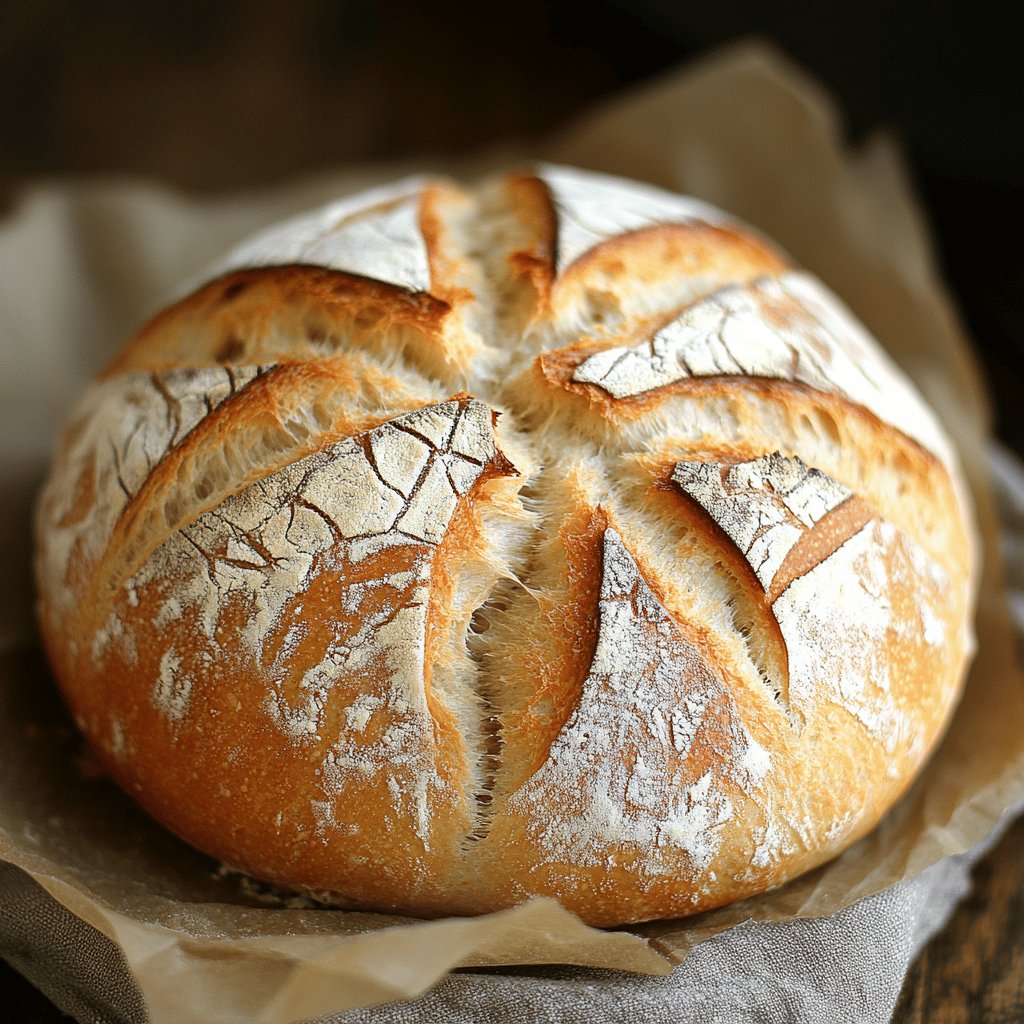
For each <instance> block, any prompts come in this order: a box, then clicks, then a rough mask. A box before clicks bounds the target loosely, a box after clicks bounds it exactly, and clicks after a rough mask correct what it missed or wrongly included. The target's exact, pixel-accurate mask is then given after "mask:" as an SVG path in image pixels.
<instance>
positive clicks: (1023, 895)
mask: <svg viewBox="0 0 1024 1024" xmlns="http://www.w3.org/2000/svg"><path fill="white" fill-rule="evenodd" d="M1021 1021H1024V819H1021V820H1019V821H1017V822H1016V823H1015V824H1014V825H1013V826H1011V828H1010V829H1009V831H1008V832H1007V834H1006V835H1005V836H1004V837H1003V839H1002V841H1001V842H1000V843H999V845H998V846H997V847H996V848H995V850H993V851H992V853H990V854H989V856H988V857H986V858H985V859H984V860H983V861H981V863H979V864H978V866H977V867H976V868H975V869H974V888H973V889H972V891H971V894H970V896H968V897H967V899H966V900H965V901H964V902H963V903H962V904H961V905H960V907H959V908H958V909H957V911H956V913H955V914H954V915H953V918H952V920H951V921H950V922H949V924H948V925H947V926H946V928H945V929H943V931H942V932H940V933H939V935H937V936H936V937H935V938H934V939H933V940H932V941H931V943H930V944H929V945H928V946H927V947H926V948H925V950H924V952H923V953H922V954H921V956H920V957H919V958H918V960H917V962H916V963H915V964H914V966H913V967H912V968H911V970H910V973H909V974H908V975H907V980H906V982H905V984H904V986H903V994H902V996H901V997H900V1002H899V1004H898V1006H897V1008H896V1013H895V1015H894V1016H893V1022H894V1024H1019V1022H1021Z"/></svg>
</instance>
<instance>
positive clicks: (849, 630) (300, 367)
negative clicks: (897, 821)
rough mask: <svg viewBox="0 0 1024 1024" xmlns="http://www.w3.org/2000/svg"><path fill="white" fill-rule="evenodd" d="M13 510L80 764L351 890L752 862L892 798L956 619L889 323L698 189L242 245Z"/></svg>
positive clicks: (436, 214)
mask: <svg viewBox="0 0 1024 1024" xmlns="http://www.w3.org/2000/svg"><path fill="white" fill-rule="evenodd" d="M268 239H269V240H268ZM307 258H308V259H309V260H310V261H311V262H310V263H306V262H305V260H306V259H307ZM317 260H320V261H322V264H323V265H315V264H316V261H317ZM296 261H298V262H296ZM361 261H362V262H361ZM361 268H362V269H365V270H366V273H364V274H361V273H360V269H361ZM371 270H372V273H370V271H371ZM499 413H500V414H501V417H500V419H499ZM38 517H39V547H38V552H37V573H38V578H39V584H40V620H41V625H42V632H43V636H44V640H45V642H46V645H47V649H48V651H49V653H50V656H51V661H52V663H53V666H54V669H55V672H56V675H57V677H58V680H59V682H60V685H61V687H62V689H63V691H64V693H65V695H66V697H67V700H68V702H69V704H70V706H71V708H72V710H73V712H74V714H75V717H76V720H77V721H78V722H79V724H80V726H81V728H82V730H83V732H84V733H85V734H86V736H87V737H88V738H89V740H90V741H91V743H92V744H93V746H94V747H95V749H96V752H97V756H98V757H99V759H100V760H101V762H102V763H103V764H104V765H105V766H106V767H107V769H108V770H109V771H110V773H111V774H112V775H113V776H114V777H115V778H116V779H117V780H118V781H119V782H120V784H121V785H122V786H124V788H125V789H126V790H128V791H129V792H130V793H132V794H133V795H134V796H135V797H136V798H137V799H138V800H139V801H140V803H142V804H143V806H145V807H146V808H147V809H148V810H149V811H150V812H151V813H152V814H153V815H154V816H155V817H156V818H158V819H159V820H160V821H162V822H163V823H164V824H166V825H167V826H168V827H169V828H171V829H173V830H174V831H175V832H177V833H179V834H180V835H182V836H183V837H185V838H186V839H187V840H188V841H190V842H192V843H193V844H195V845H197V846H199V847H200V848H202V849H204V850H206V851H207V852H209V853H211V854H213V855H214V856H217V857H220V858H222V859H223V860H225V861H227V862H228V863H230V864H232V865H235V866H237V867H240V868H242V869H244V870H247V871H249V872H251V873H253V874H255V875H257V876H259V877H261V878H264V879H267V880H269V881H272V882H276V883H278V884H281V885H284V886H287V887H292V888H299V889H304V890H310V891H315V892H318V893H321V894H325V895H326V897H327V898H329V899H332V900H334V901H335V902H338V903H340V904H342V905H344V906H349V907H360V908H369V909H376V910H385V911H398V912H402V913H411V914H421V915H440V914H449V913H480V912H483V911H487V910H492V909H496V908H499V907H503V906H508V905H510V904H512V903H515V902H517V901H519V900H522V899H524V898H527V897H528V896H530V895H534V894H538V895H546V896H551V897H553V898H555V899H558V900H559V901H561V902H562V903H563V904H564V905H565V906H567V907H569V908H570V909H572V910H574V911H575V912H576V913H578V914H579V915H580V916H581V917H583V918H584V919H585V920H587V921H589V922H591V923H594V924H601V925H615V924H622V923H627V922H631V921H638V920H645V919H649V918H656V917H666V916H674V915H679V914H687V913H693V912H697V911H700V910H704V909H709V908H711V907H715V906H719V905H721V904H723V903H727V902H729V901H731V900H734V899H738V898H741V897H743V896H745V895H748V894H751V893H755V892H759V891H762V890H764V889H765V888H768V887H771V886H774V885H778V884H781V883H782V882H784V881H785V880H787V879H788V878H792V877H794V876H795V875H796V874H799V873H800V872H802V871H805V870H807V869H809V868H810V867H813V866H815V865H817V864H820V863H822V862H823V861H824V860H826V859H828V858H830V857H832V856H834V855H835V854H836V853H838V852H839V851H840V850H841V849H843V848H844V847H845V846H847V845H848V844H849V843H851V842H853V841H854V840H855V839H857V838H858V837H860V836H861V835H863V834H865V832H867V831H868V830H869V829H870V828H872V827H873V826H874V824H875V823H876V822H877V821H878V820H879V818H880V817H881V816H882V815H883V814H884V813H885V811H886V810H887V808H888V807H890V806H891V805H892V803H893V801H895V800H896V799H897V798H898V796H899V795H900V793H902V792H903V790H904V789H905V788H906V786H907V785H909V783H910V781H911V780H912V779H913V777H914V775H915V773H916V772H917V771H918V770H919V768H920V766H921V765H922V763H923V762H924V759H925V758H926V757H927V755H928V752H929V750H930V749H931V748H932V746H933V745H934V744H935V742H936V741H937V738H938V737H939V735H940V734H941V732H942V729H943V728H944V725H945V722H946V721H947V719H948V716H949V714H950V712H951V709H952V707H953V705H954V702H955V699H956V695H957V692H958V688H959V686H960V682H961V680H962V677H963V671H964V665H965V663H966V660H967V658H968V656H969V653H970V646H971V639H970V632H969V621H970V612H971V601H972V585H973V552H972V548H971V535H970V527H969V521H968V518H967V512H966V505H965V502H964V499H963V485H962V482H961V480H960V477H959V470H958V468H957V466H956V463H955V459H954V458H953V456H952V454H951V449H950V447H949V445H948V442H947V441H946V440H945V438H944V435H943V434H942V431H941V429H940V428H939V427H938V426H937V424H936V423H935V421H934V417H933V416H932V414H931V413H930V412H929V411H928V410H927V409H926V408H925V407H924V406H923V404H922V403H921V401H920V399H919V398H918V396H917V395H916V393H915V392H914V391H913V388H912V387H911V386H910V385H909V383H908V382H907V381H906V380H905V379H904V378H903V377H902V376H901V375H900V373H899V371H898V370H896V368H895V367H894V366H892V364H891V363H890V362H889V361H888V360H887V359H886V357H885V356H884V354H883V353H882V352H881V351H880V350H879V349H878V346H877V345H876V343H875V342H873V341H872V340H871V339H870V338H869V337H868V336H867V335H866V333H865V332H864V330H863V328H862V327H860V325H859V324H857V323H856V321H855V320H854V319H853V318H852V316H851V315H850V314H849V312H848V311H846V310H844V309H843V308H842V306H841V304H839V303H838V302H837V301H836V300H835V299H834V297H832V296H830V295H829V294H828V293H827V292H825V291H824V289H823V288H822V287H821V286H820V285H819V284H817V283H816V282H814V281H813V279H811V278H809V277H808V276H807V275H805V274H802V273H800V272H799V271H796V270H793V269H792V268H790V267H789V265H788V263H787V261H786V260H785V258H784V257H783V256H781V255H780V254H779V253H778V252H776V251H775V250H774V249H773V248H772V247H771V246H770V244H769V243H766V242H764V241H762V240H760V239H758V238H757V237H756V235H755V234H754V233H753V232H751V231H748V230H747V229H745V228H743V227H742V226H741V225H736V224H734V223H732V222H731V221H729V219H728V218H727V217H726V216H725V215H723V214H720V213H719V212H718V211H715V210H712V209H711V208H709V207H706V206H704V205H703V204H700V203H698V202H696V201H693V200H686V199H683V198H680V197H674V196H671V195H669V194H667V193H662V192H659V191H657V190H653V189H649V188H646V187H643V186H638V185H635V184H629V183H625V182H617V181H614V180H612V179H606V178H603V177H601V176H597V175H590V174H586V173H582V172H570V171H567V170H565V169H560V168H550V167H542V168H538V169H536V170H531V171H528V172H520V173H518V174H513V175H508V176H505V177H502V178H499V179H497V180H495V181H491V182H486V183H484V184H483V185H482V186H480V187H479V188H477V189H470V190H467V189H463V188H461V187H459V186H455V185H453V184H450V183H446V182H443V181H429V182H424V181H411V182H404V183H401V184H400V185H399V186H396V187H395V188H392V189H385V190H382V191H378V192H375V193H373V194H371V195H370V196H368V197H367V198H366V200H365V202H363V203H360V202H359V201H357V200H345V201H343V202H341V203H340V204H336V205H335V206H332V207H329V208H327V210H326V211H325V212H323V213H322V214H315V215H313V216H311V217H310V218H304V219H301V220H299V221H296V222H293V223H292V224H291V225H290V226H286V228H285V229H283V231H279V232H277V233H276V234H272V235H269V236H267V237H266V238H264V239H262V240H257V242H255V243H252V244H250V245H248V246H245V247H243V248H242V249H240V250H238V252H236V253H235V254H233V255H232V256H230V257H229V258H228V260H227V262H226V263H225V264H224V266H223V269H222V273H221V274H220V276H218V277H217V278H215V279H214V280H212V281H211V282H210V283H208V284H206V285H203V286H202V287H201V288H199V289H198V290H197V291H195V292H194V293H192V294H191V295H189V296H187V297H186V298H184V299H182V300H181V301H179V302H178V303H176V304H174V305H173V306H171V307H170V308H168V309H167V310H165V311H164V312H163V313H161V314H158V315H157V316H156V317H155V318H154V319H153V320H151V321H150V322H149V323H148V324H147V325H145V326H144V327H143V328H142V330H141V331H140V332H139V334H138V335H137V336H136V338H135V339H134V340H133V341H132V342H131V343H130V344H129V345H128V346H127V347H126V348H125V350H124V351H123V352H122V353H121V355H119V356H118V357H117V358H116V359H115V360H114V361H113V362H112V363H111V364H110V366H109V367H108V368H107V370H106V371H105V372H104V374H103V376H102V378H101V379H100V380H99V381H98V382H97V383H96V384H94V385H93V387H92V388H91V390H90V391H89V392H88V393H87V395H86V396H85V397H84V399H83V402H82V404H81V406H80V407H79V409H78V410H76V412H75V414H74V416H73V419H72V422H71V424H70V425H69V427H68V429H67V431H66V433H65V436H64V439H63V441H62V445H61V448H60V450H59V452H58V455H57V458H56V460H55V464H54V468H53V471H52V473H51V478H50V481H49V482H48V485H47V488H46V490H45V491H44V493H43V495H42V498H41V501H40V506H39V513H38Z"/></svg>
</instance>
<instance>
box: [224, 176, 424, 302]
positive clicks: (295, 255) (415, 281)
mask: <svg viewBox="0 0 1024 1024" xmlns="http://www.w3.org/2000/svg"><path fill="white" fill-rule="evenodd" d="M423 186H424V180H423V179H422V178H408V179H406V180H405V181H400V182H397V183H396V184H394V185H387V186H384V187H382V188H377V189H373V190H372V191H369V192H361V193H359V194H358V195H355V196H349V197H347V198H345V199H341V200H339V201H338V202H335V203H331V204H330V205H328V206H324V207H322V208H321V209H319V210H316V211H314V212H313V213H309V214H303V215H302V216H299V217H295V218H294V219H292V220H289V221H286V222H285V223H283V224H279V225H278V226H277V227H274V228H271V229H270V230H269V231H267V232H265V233H264V234H261V235H258V236H257V237H256V238H253V239H251V240H250V241H248V242H246V243H244V244H243V245H240V246H239V247H238V248H237V249H235V250H234V252H232V253H231V254H230V255H229V256H228V257H227V258H226V259H225V260H223V261H222V262H221V263H218V264H217V265H216V266H214V267H213V268H212V269H211V271H210V272H208V274H207V275H206V278H207V279H209V278H210V277H215V276H219V275H221V274H227V273H230V272H231V271H233V270H242V269H244V268H247V267H265V266H274V265H277V266H280V265H283V264H286V263H308V264H312V265H316V266H320V267H327V268H328V269H330V270H342V271H347V272H348V273H350V274H358V275H359V276H360V277H370V278H374V279H375V280H377V281H385V282H387V283H388V284H395V285H398V286H399V287H400V288H408V289H409V290H410V291H419V292H426V291H429V290H430V260H429V256H428V253H427V246H426V243H425V241H424V239H423V234H422V233H421V231H420V224H419V205H420V195H421V193H422V191H423Z"/></svg>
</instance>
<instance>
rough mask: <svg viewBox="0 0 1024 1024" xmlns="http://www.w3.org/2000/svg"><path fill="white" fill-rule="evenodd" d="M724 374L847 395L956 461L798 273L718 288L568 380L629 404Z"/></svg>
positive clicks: (864, 342)
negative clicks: (643, 396)
mask: <svg viewBox="0 0 1024 1024" xmlns="http://www.w3.org/2000/svg"><path fill="white" fill-rule="evenodd" d="M719 376H725V377H768V378H775V379H778V380H791V381H794V382H797V383H801V384H806V385H808V386H809V387H812V388H815V389H816V390H818V391H824V392H828V393H832V394H838V395H842V396H844V397H845V398H848V399H849V400H850V401H852V402H856V403H857V404H858V405H861V406H863V407H864V408H865V409H867V410H868V411H870V412H871V413H873V414H874V415H875V416H877V417H878V418H879V419H880V420H882V422H884V423H888V424H890V425H891V426H894V427H896V429H897V430H900V431H902V432H903V433H904V434H906V435H907V436H908V437H911V438H913V439H914V440H915V441H918V442H919V443H920V444H922V445H923V446H924V447H925V448H927V449H928V450H929V451H931V452H932V453H933V454H935V455H936V456H938V457H939V458H940V459H941V460H942V461H943V463H944V464H945V465H947V466H949V465H951V464H952V462H953V455H952V451H951V449H950V447H949V443H948V441H946V439H945V437H944V435H943V434H942V431H941V429H940V428H939V426H938V422H937V421H936V419H935V416H934V415H933V414H932V412H931V410H930V409H928V407H927V406H926V405H925V404H924V402H923V401H922V400H921V398H920V397H919V396H918V394H917V391H916V390H915V389H914V386H913V385H912V384H911V383H910V381H909V379H908V378H906V377H905V376H904V374H903V373H902V372H901V371H900V370H899V369H897V367H896V366H895V365H894V364H893V363H892V362H891V361H890V359H889V357H888V356H887V355H886V354H885V352H884V351H883V350H882V348H881V347H880V346H879V344H878V343H877V342H876V341H875V340H874V338H872V337H871V335H870V334H868V332H867V331H866V330H865V329H864V327H863V326H862V325H861V324H860V323H859V322H858V321H857V320H856V319H855V318H854V316H853V315H852V314H851V313H850V311H849V310H848V309H846V308H845V307H844V306H843V305H842V304H841V303H840V302H839V300H838V299H837V298H835V296H833V295H832V294H831V293H830V292H829V291H828V290H827V289H825V288H824V286H823V285H821V284H820V283H819V282H818V281H816V280H815V279H814V278H813V277H811V276H810V275H808V274H803V273H799V272H790V273H787V274H784V275H782V276H781V277H779V278H760V279H758V280H757V281H754V282H753V283H751V284H736V285H730V286H728V287H726V288H722V289H720V290H719V291H717V292H716V293H715V294H713V295H710V296H708V297H706V298H704V299H702V300H700V301H698V302H695V303H694V304H693V305H691V306H688V307H687V308H686V309H685V310H684V311H683V312H682V313H681V314H680V315H679V317H677V318H676V319H675V320H673V321H672V323H670V324H668V325H667V326H666V327H664V328H662V329H661V330H660V331H658V333H657V334H655V335H654V337H653V338H651V339H650V340H649V341H644V342H641V343H640V344H637V345H631V346H625V345H619V346H615V347H613V348H607V349H604V350H602V351H600V352H596V353H594V354H593V355H591V356H589V357H588V358H587V359H585V360H584V361H583V362H582V363H580V365H579V366H578V367H577V368H576V370H575V371H574V373H573V376H572V379H573V380H574V381H576V382H578V383H585V384H596V385H597V386H598V387H600V388H602V389H603V390H605V391H607V392H608V394H610V395H612V396H613V397H614V398H619V399H623V398H632V397H634V396H636V395H641V394H644V393H646V392H648V391H653V390H654V389H655V388H660V387H665V386H666V385H669V384H674V383H676V382H677V381H682V380H686V379H688V378H699V377H719Z"/></svg>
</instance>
